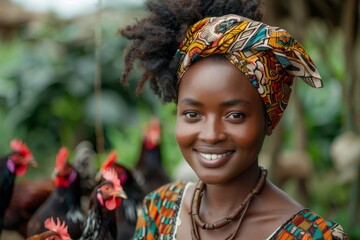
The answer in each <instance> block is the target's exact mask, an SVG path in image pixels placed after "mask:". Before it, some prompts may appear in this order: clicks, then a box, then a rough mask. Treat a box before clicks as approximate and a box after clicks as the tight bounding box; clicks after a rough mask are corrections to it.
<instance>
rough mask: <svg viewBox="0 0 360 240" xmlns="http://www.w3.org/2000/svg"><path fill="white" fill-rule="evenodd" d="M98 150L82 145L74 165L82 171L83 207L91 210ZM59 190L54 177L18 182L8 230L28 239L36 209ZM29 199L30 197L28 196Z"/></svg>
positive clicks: (9, 210)
mask: <svg viewBox="0 0 360 240" xmlns="http://www.w3.org/2000/svg"><path fill="white" fill-rule="evenodd" d="M94 159H95V151H94V150H93V146H92V144H91V143H90V142H88V141H82V142H80V143H79V144H78V145H77V146H76V147H75V150H74V157H73V165H74V167H75V169H76V170H77V171H78V172H79V176H80V187H81V192H82V200H81V202H82V203H85V204H82V205H85V206H83V207H82V208H83V209H87V208H88V202H89V200H88V199H86V198H87V197H89V195H90V193H91V191H92V190H93V189H94V187H95V186H96V181H95V174H96V171H95V167H94ZM54 189H55V184H54V182H53V181H52V180H51V178H50V177H49V178H44V179H41V180H39V181H32V180H23V181H21V182H17V183H15V186H14V191H13V196H12V201H10V204H9V206H8V208H7V210H6V212H5V217H4V229H7V230H12V231H16V232H18V233H19V234H20V235H21V236H23V237H24V238H25V237H26V236H27V235H26V231H27V224H28V222H29V220H30V218H31V217H32V215H33V214H34V213H35V212H36V210H37V209H38V208H39V207H40V206H41V205H42V204H43V203H44V202H45V201H46V199H47V198H48V197H49V196H50V194H51V193H52V192H53V190H54ZM24 196H26V197H24Z"/></svg>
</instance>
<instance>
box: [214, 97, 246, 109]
mask: <svg viewBox="0 0 360 240" xmlns="http://www.w3.org/2000/svg"><path fill="white" fill-rule="evenodd" d="M236 105H240V106H243V107H247V106H249V105H250V102H249V101H246V100H244V99H238V98H236V99H231V100H227V101H225V102H222V103H221V104H220V106H222V107H233V106H236Z"/></svg>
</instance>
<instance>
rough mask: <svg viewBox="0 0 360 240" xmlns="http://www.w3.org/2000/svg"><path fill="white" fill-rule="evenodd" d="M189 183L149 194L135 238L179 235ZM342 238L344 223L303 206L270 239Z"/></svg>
mask: <svg viewBox="0 0 360 240" xmlns="http://www.w3.org/2000/svg"><path fill="white" fill-rule="evenodd" d="M188 186H189V184H187V183H184V182H177V183H170V184H167V185H165V186H163V187H161V188H159V189H157V190H156V191H154V192H152V193H150V194H148V195H147V196H146V197H145V199H144V204H143V207H142V208H141V209H140V210H139V212H138V222H137V225H136V231H135V234H134V237H133V239H134V240H137V239H146V240H153V239H156V240H158V239H159V240H170V239H173V240H175V239H176V230H177V225H178V223H177V222H178V221H177V220H178V215H179V214H180V207H181V201H182V198H183V195H184V194H183V193H184V190H185V189H186V188H187V187H188ZM285 239H286V240H291V239H297V240H301V239H302V240H305V239H316V240H322V239H324V240H329V239H334V240H340V239H348V237H347V236H346V234H345V233H344V231H343V229H342V227H341V226H340V225H339V224H337V223H334V222H332V221H328V220H325V219H323V218H322V217H320V216H319V215H317V214H316V213H314V212H313V211H311V210H310V209H303V210H301V211H299V212H298V213H297V214H295V215H294V216H293V217H291V218H290V219H289V220H288V221H286V222H285V223H284V224H283V225H282V226H281V227H279V228H278V230H277V231H276V232H274V233H273V234H272V235H271V236H270V237H269V238H268V239H267V240H285Z"/></svg>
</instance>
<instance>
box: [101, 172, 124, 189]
mask: <svg viewBox="0 0 360 240" xmlns="http://www.w3.org/2000/svg"><path fill="white" fill-rule="evenodd" d="M103 178H104V179H105V180H107V181H110V182H112V183H113V184H114V187H115V188H122V187H121V184H120V180H119V177H118V175H117V173H116V171H115V169H113V168H109V169H105V171H104V173H103Z"/></svg>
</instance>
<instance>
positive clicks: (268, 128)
mask: <svg viewBox="0 0 360 240" xmlns="http://www.w3.org/2000/svg"><path fill="white" fill-rule="evenodd" d="M272 132H273V127H272V125H271V122H270V121H267V122H266V126H265V134H266V135H268V136H270V135H271V134H272Z"/></svg>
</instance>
